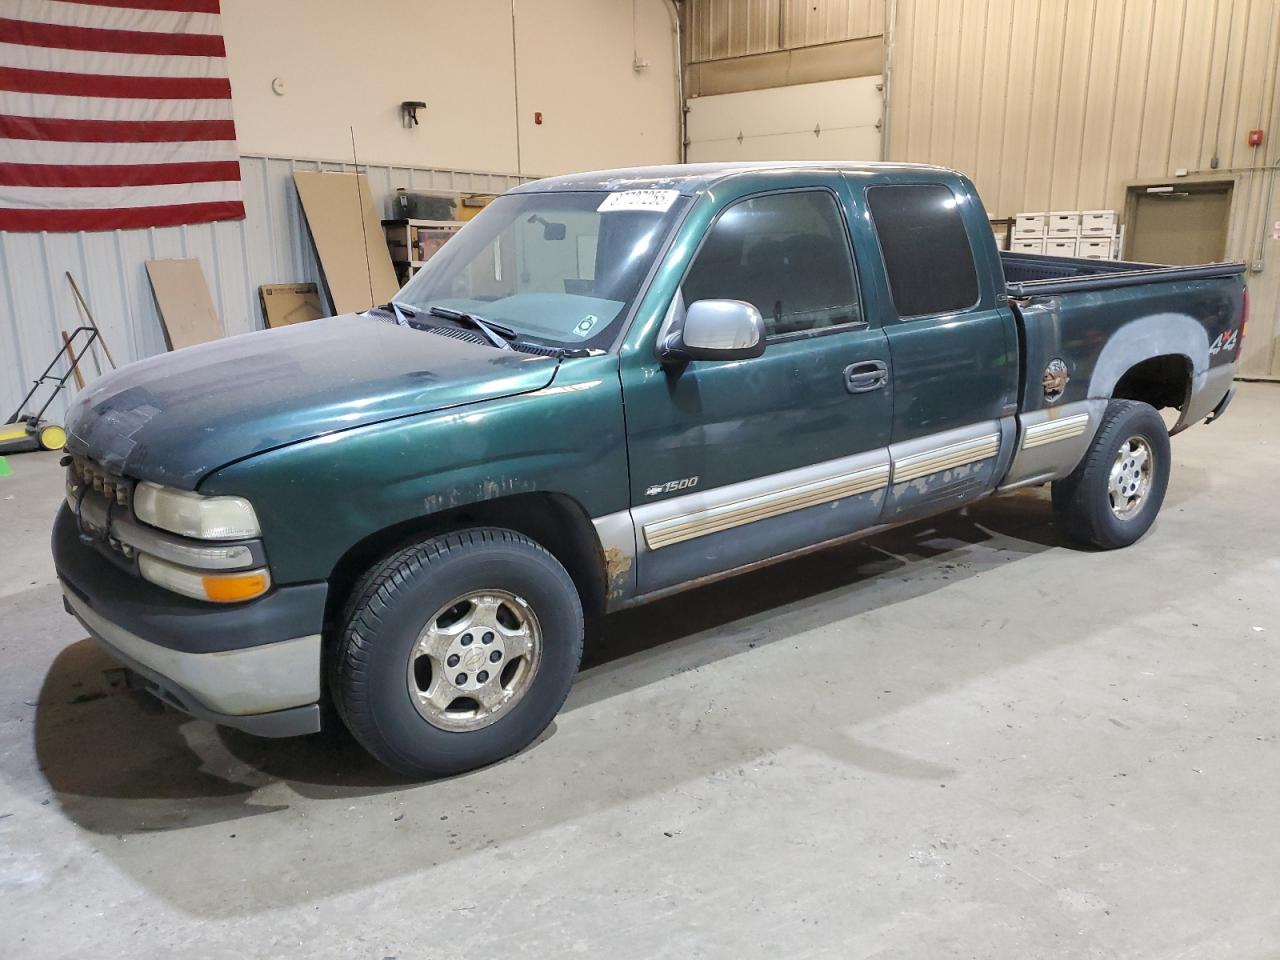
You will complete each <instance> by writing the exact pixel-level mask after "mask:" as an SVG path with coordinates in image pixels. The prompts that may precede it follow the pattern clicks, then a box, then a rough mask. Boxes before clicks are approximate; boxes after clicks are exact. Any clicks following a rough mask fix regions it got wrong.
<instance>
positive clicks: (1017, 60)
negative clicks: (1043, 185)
mask: <svg viewBox="0 0 1280 960" xmlns="http://www.w3.org/2000/svg"><path fill="white" fill-rule="evenodd" d="M1039 30H1040V7H1039V4H1037V3H1025V2H1016V3H1014V5H1013V38H1012V40H1011V42H1010V50H1009V83H1008V86H1007V88H1006V96H1005V103H1004V111H1003V116H1002V123H1003V127H1002V128H1001V129H1000V130H999V131H998V134H997V135H998V136H1000V138H1001V143H1000V163H999V166H998V167H997V170H998V176H999V180H998V181H997V183H998V186H997V188H996V194H995V198H994V201H995V208H994V209H995V210H1005V209H1008V210H1010V211H1013V210H1015V209H1022V205H1023V204H1024V203H1025V202H1026V201H1025V200H1024V196H1025V193H1024V191H1025V189H1026V182H1027V170H1026V160H1027V144H1028V143H1029V142H1030V139H1031V123H1032V118H1031V94H1032V90H1033V89H1034V86H1035V79H1036V69H1035V68H1036V60H1035V57H1034V56H1033V55H1032V52H1033V51H1034V50H1035V46H1036V37H1037V36H1038V34H1039ZM1015 198H1016V199H1015ZM993 215H995V216H1001V215H1003V214H993Z"/></svg>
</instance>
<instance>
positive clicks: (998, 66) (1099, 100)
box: [815, 0, 1280, 377]
mask: <svg viewBox="0 0 1280 960" xmlns="http://www.w3.org/2000/svg"><path fill="white" fill-rule="evenodd" d="M815 2H818V3H821V0H815ZM891 39H892V43H893V56H892V60H891V63H890V76H891V84H890V90H891V98H892V102H891V104H890V130H889V156H890V158H892V159H900V160H911V161H918V162H928V163H939V164H944V165H947V166H952V167H955V168H957V169H959V170H962V171H963V172H965V173H967V174H969V175H970V176H971V177H972V178H973V179H974V181H975V183H976V184H977V185H978V189H979V190H980V191H981V192H982V194H983V199H984V200H985V201H986V204H987V207H988V209H989V210H990V212H991V215H992V216H995V217H1006V216H1010V215H1012V214H1014V213H1017V212H1019V211H1022V210H1045V209H1075V210H1079V209H1099V208H1101V209H1106V208H1110V209H1115V210H1120V211H1123V210H1124V205H1125V197H1126V191H1127V189H1128V187H1129V185H1130V184H1132V183H1134V182H1135V181H1141V182H1161V181H1163V180H1168V179H1172V178H1173V177H1174V174H1175V171H1177V170H1179V169H1183V168H1185V169H1186V170H1187V171H1188V172H1189V175H1190V177H1192V178H1199V179H1224V180H1225V179H1229V180H1232V181H1233V183H1234V191H1233V204H1232V213H1231V223H1230V228H1229V233H1228V256H1230V257H1232V258H1239V259H1243V260H1246V261H1247V262H1249V263H1250V264H1254V263H1255V262H1257V263H1259V264H1260V265H1261V266H1262V269H1261V270H1260V271H1251V272H1250V274H1249V285H1250V290H1251V291H1252V297H1253V309H1252V319H1251V322H1250V331H1249V338H1248V340H1247V341H1246V348H1245V355H1244V360H1243V365H1242V369H1243V371H1244V372H1245V373H1247V374H1248V375H1251V376H1271V377H1280V240H1278V239H1273V227H1274V224H1275V223H1276V222H1277V221H1280V183H1273V181H1276V180H1280V174H1278V173H1277V172H1276V167H1277V165H1280V0H897V4H896V21H895V24H894V26H893V32H892V38H891ZM1257 128H1262V129H1263V130H1265V131H1266V144H1265V146H1264V147H1262V148H1254V147H1249V146H1248V145H1247V143H1246V137H1247V134H1248V131H1250V130H1252V129H1257ZM1215 155H1216V156H1217V157H1218V165H1217V169H1216V170H1213V169H1210V167H1211V160H1212V158H1213V157H1214V156H1215ZM1268 206H1269V207H1270V209H1265V208H1267V207H1268Z"/></svg>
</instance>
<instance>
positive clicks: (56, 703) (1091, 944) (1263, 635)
mask: <svg viewBox="0 0 1280 960" xmlns="http://www.w3.org/2000/svg"><path fill="white" fill-rule="evenodd" d="M1277 423H1280V387H1278V386H1271V385H1262V384H1244V385H1242V387H1241V390H1240V394H1239V396H1238V397H1237V399H1236V401H1235V404H1234V406H1233V407H1232V409H1231V411H1230V413H1229V415H1228V416H1227V417H1226V418H1225V419H1224V420H1223V421H1222V422H1221V423H1220V424H1217V425H1214V426H1212V427H1208V428H1205V427H1196V428H1195V429H1193V430H1191V431H1189V432H1188V433H1186V434H1184V435H1183V436H1181V437H1179V438H1177V439H1176V440H1175V441H1174V455H1175V458H1176V461H1175V465H1174V470H1173V481H1172V485H1171V486H1170V489H1169V496H1168V499H1167V500H1166V502H1165V509H1164V512H1163V514H1162V516H1161V518H1160V520H1159V521H1158V523H1157V524H1156V527H1155V529H1154V530H1153V532H1152V533H1151V534H1150V535H1149V536H1148V537H1147V538H1146V539H1145V540H1143V541H1142V542H1141V543H1139V544H1138V545H1136V546H1134V547H1132V548H1130V549H1128V550H1122V551H1118V552H1114V553H1107V554H1091V553H1086V552H1081V551H1077V550H1074V549H1071V548H1069V547H1067V546H1065V545H1064V544H1063V543H1062V542H1061V540H1060V539H1059V537H1058V535H1057V534H1056V533H1055V531H1054V529H1053V527H1052V526H1051V525H1050V522H1049V509H1048V503H1047V498H1046V496H1045V494H1044V493H1042V492H1039V491H1033V492H1029V493H1023V494H1019V495H1016V496H1011V497H1007V498H1003V499H998V500H993V501H990V502H986V503H983V504H980V505H977V506H975V507H973V508H971V509H970V510H969V511H968V512H967V513H966V514H958V515H952V516H949V517H945V518H942V519H941V520H939V521H936V522H934V523H930V524H924V525H919V526H915V527H911V528H908V529H906V530H902V531H897V532H894V533H892V534H890V535H887V536H881V537H878V538H876V539H874V540H872V541H868V542H866V543H861V544H855V545H852V546H847V547H843V548H839V549H834V550H830V551H827V552H824V553H821V554H818V555H815V556H811V557H808V558H805V559H803V560H798V561H792V562H790V563H788V564H785V565H782V566H778V567H775V568H773V569H771V570H766V571H763V572H759V573H756V574H752V575H749V576H747V577H744V578H740V579H738V580H736V581H731V582H727V583H724V584H720V585H717V586H713V587H708V588H704V589H701V590H699V591H697V592H695V593H691V594H687V595H685V596H683V597H679V598H676V599H672V600H668V601H664V602H662V603H660V604H657V605H654V606H651V607H649V608H646V609H642V610H638V611H635V612H632V613H629V614H626V615H622V616H618V617H615V618H613V619H612V620H611V621H610V622H609V623H608V624H607V636H606V638H605V639H604V641H603V642H602V643H601V645H600V646H598V647H597V648H596V649H595V650H594V651H593V652H592V653H591V654H590V664H589V665H588V667H587V669H586V670H585V671H584V672H583V674H582V676H581V678H580V680H579V682H578V684H577V686H576V687H575V688H574V691H573V693H572V694H571V696H570V698H569V703H568V704H567V706H566V708H565V710H564V712H563V713H562V714H561V716H560V718H559V719H558V720H557V722H556V724H555V725H554V727H553V728H552V729H551V731H550V732H549V733H548V734H547V735H546V736H545V737H543V738H542V740H541V741H540V742H539V743H537V744H536V745H535V746H534V747H532V748H531V749H529V750H527V751H526V752H525V753H524V754H522V755H521V756H519V757H516V758H515V759H513V760H511V761H508V762H506V763H502V764H499V765H497V766H495V767H492V768H490V769H487V770H483V771H480V772H478V773H474V774H470V775H467V776H462V777H458V778H455V779H452V780H448V781H442V782H437V783H430V784H422V785H415V784H407V783H404V782H400V781H397V780H396V779H395V778H393V777H391V776H389V775H388V774H386V773H385V772H384V771H382V770H381V769H380V768H379V767H377V766H376V765H375V764H373V763H372V762H371V761H369V760H366V759H365V758H364V757H363V756H362V755H361V754H360V753H359V751H358V749H357V748H355V747H354V746H352V745H351V743H350V742H349V741H347V740H346V739H344V738H343V737H340V736H327V737H326V736H319V737H312V738H308V739H305V740H298V741H292V742H284V741H257V740H254V739H252V738H249V737H246V736H242V735H239V734H236V733H233V732H229V731H224V730H217V729H214V728H213V727H210V726H209V725H207V724H204V723H199V722H194V721H189V720H185V719H183V718H182V717H181V716H179V715H177V714H174V713H170V712H157V711H148V710H146V709H144V705H142V704H140V703H138V702H136V700H135V698H134V696H133V695H130V694H124V693H115V692H110V693H107V692H106V688H105V687H104V684H103V682H102V679H101V673H102V671H103V670H104V669H107V668H109V667H110V666H111V663H110V661H109V659H108V658H107V657H106V656H105V655H103V654H101V653H99V652H98V651H97V650H96V649H95V647H94V645H93V643H92V642H91V641H89V640H87V639H85V637H84V633H83V631H82V630H80V629H78V627H77V625H76V623H75V622H74V621H73V620H72V619H71V618H70V617H68V616H66V615H65V614H64V613H63V612H62V608H61V604H60V602H59V594H58V589H57V587H56V586H55V583H54V577H53V569H52V566H51V563H50V560H49V557H48V549H47V542H46V541H47V531H48V528H49V521H50V517H51V516H52V514H53V511H54V509H55V507H56V505H57V502H58V498H59V495H60V489H59V487H60V476H59V470H58V467H57V458H56V456H54V455H35V454H26V455H19V456H14V457H11V458H10V461H9V462H10V464H11V466H12V467H13V470H14V475H13V476H12V477H9V478H4V479H0V611H3V614H2V616H0V623H2V624H3V629H2V630H0V904H2V906H0V915H2V917H3V919H0V956H3V957H5V958H8V960H17V958H26V957H77V958H83V957H86V956H105V957H117V956H125V955H128V956H131V957H150V956H164V957H170V956H174V955H182V956H185V957H228V958H236V960H242V958H246V957H283V956H290V955H297V956H304V955H305V956H307V957H342V958H372V960H379V958H384V957H398V958H410V957H412V958H425V957H433V958H434V957H440V958H444V957H448V958H465V957H497V956H506V955H512V956H530V957H540V958H545V957H552V956H561V955H565V954H571V953H575V952H577V953H587V954H593V955H599V954H606V955H608V956H609V957H610V960H625V958H632V957H635V958H654V957H680V958H687V957H707V956H714V957H718V956H725V957H743V956H762V957H786V958H798V957H811V956H839V957H853V956H884V957H928V958H931V960H932V958H941V957H1009V958H1018V960H1025V958H1027V957H1048V956H1053V957H1055V958H1058V957H1069V958H1075V957H1089V958H1094V957H1143V958H1147V957H1150V958H1168V957H1179V958H1183V960H1199V958H1208V957H1224V958H1226V957H1230V958H1232V960H1248V958H1262V957H1276V956H1278V955H1280V870H1278V869H1277V866H1276V865H1277V863H1280V828H1278V827H1277V825H1276V820H1275V819H1274V818H1275V815H1276V812H1277V809H1278V807H1277V802H1276V796H1277V793H1280V751H1278V749H1277V738H1278V736H1280V698H1278V697H1277V693H1278V692H1280V687H1278V685H1277V676H1276V674H1277V671H1278V670H1280V646H1278V645H1280V588H1278V585H1280V559H1278V554H1280V549H1278V547H1277V544H1280V511H1278V510H1277V509H1276V505H1275V503H1276V502H1275V500H1274V499H1273V498H1274V495H1275V491H1276V489H1277V476H1280V431H1278V430H1277V426H1276V425H1277Z"/></svg>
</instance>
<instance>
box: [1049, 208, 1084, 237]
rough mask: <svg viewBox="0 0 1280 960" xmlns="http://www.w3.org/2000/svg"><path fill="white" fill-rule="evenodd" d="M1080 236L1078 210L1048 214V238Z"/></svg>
mask: <svg viewBox="0 0 1280 960" xmlns="http://www.w3.org/2000/svg"><path fill="white" fill-rule="evenodd" d="M1079 234H1080V211H1079V210H1055V211H1053V212H1051V213H1050V214H1049V231H1048V234H1047V235H1048V236H1050V237H1075V236H1079Z"/></svg>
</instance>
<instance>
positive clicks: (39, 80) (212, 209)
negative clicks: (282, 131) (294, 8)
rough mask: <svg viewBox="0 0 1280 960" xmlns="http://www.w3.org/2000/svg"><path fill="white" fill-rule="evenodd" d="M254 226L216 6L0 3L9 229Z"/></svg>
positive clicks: (4, 204) (0, 148) (140, 0)
mask: <svg viewBox="0 0 1280 960" xmlns="http://www.w3.org/2000/svg"><path fill="white" fill-rule="evenodd" d="M243 216H244V204H243V202H242V200H241V193H240V164H239V160H238V152H237V150H236V130H235V124H234V122H233V121H232V117H231V84H230V82H229V81H228V80H227V61H226V49H225V47H224V46H223V42H222V28H221V23H220V20H219V9H218V0H0V230H50V231H74V230H114V229H121V228H135V227H162V226H175V225H178V224H184V223H206V222H209V221H213V220H233V219H239V218H242V217H243Z"/></svg>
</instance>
